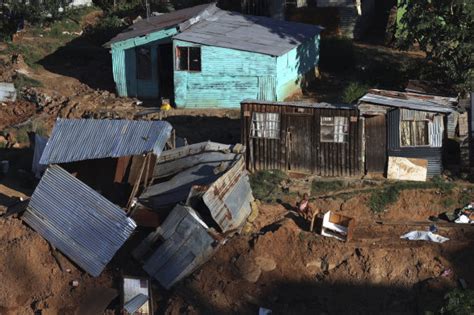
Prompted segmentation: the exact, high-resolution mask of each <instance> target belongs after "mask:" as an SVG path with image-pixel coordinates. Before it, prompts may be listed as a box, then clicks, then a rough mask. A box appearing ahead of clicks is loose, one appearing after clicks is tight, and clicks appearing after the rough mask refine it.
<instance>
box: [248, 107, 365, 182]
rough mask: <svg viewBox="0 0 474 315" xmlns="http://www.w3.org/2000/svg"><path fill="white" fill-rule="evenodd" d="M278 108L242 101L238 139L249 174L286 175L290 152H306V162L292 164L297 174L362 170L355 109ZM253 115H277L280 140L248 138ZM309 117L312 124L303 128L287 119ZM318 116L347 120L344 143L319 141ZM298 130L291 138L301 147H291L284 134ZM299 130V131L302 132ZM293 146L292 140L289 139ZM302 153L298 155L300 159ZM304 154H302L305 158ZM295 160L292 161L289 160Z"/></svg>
mask: <svg viewBox="0 0 474 315" xmlns="http://www.w3.org/2000/svg"><path fill="white" fill-rule="evenodd" d="M281 104H282V105H279V104H276V103H269V104H263V103H262V102H255V103H253V102H252V101H248V102H247V101H246V102H242V107H241V115H242V119H241V124H242V125H241V127H242V129H241V139H242V141H243V142H244V143H243V144H244V145H245V146H246V161H247V168H248V169H249V170H251V171H257V170H271V169H279V170H282V171H289V170H290V169H289V166H290V162H291V161H290V159H291V156H292V153H291V151H292V149H291V148H293V149H295V150H299V149H302V150H307V147H309V148H310V153H309V156H310V158H309V159H305V160H304V161H306V162H303V163H302V162H301V161H302V160H301V159H299V158H298V159H296V161H293V162H294V163H293V164H292V165H295V163H299V165H297V169H298V171H303V170H304V172H306V173H313V174H317V175H320V176H355V175H360V174H361V172H362V170H363V167H362V157H361V146H362V123H361V120H360V119H359V117H358V116H359V114H358V111H357V110H356V109H345V108H340V109H339V108H318V107H310V106H301V107H298V106H295V105H293V104H292V105H286V104H285V103H281ZM253 112H271V113H279V114H280V116H281V125H280V138H279V139H267V138H252V137H251V136H250V128H251V120H252V113H253ZM298 116H311V118H310V119H311V122H312V123H305V124H304V125H303V126H302V125H301V124H300V123H299V120H298V119H293V118H291V117H296V118H297V117H298ZM321 116H329V117H335V116H342V117H347V118H348V119H349V134H348V142H345V143H331V142H321V141H320V137H321V135H320V118H321ZM292 129H293V130H298V132H297V133H296V134H295V135H296V136H299V137H301V138H302V139H300V140H301V143H303V144H304V145H303V147H302V146H301V145H298V146H294V145H293V146H291V142H290V141H289V138H288V136H289V135H288V132H291V130H292ZM302 129H303V130H302ZM292 142H293V143H295V139H292ZM301 154H302V153H301V152H300V155H301ZM307 155H308V154H306V153H305V156H307ZM293 160H295V158H293Z"/></svg>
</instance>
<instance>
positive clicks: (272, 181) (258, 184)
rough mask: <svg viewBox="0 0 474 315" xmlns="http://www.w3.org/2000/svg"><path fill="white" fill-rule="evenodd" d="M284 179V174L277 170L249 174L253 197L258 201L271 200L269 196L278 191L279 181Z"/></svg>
mask: <svg viewBox="0 0 474 315" xmlns="http://www.w3.org/2000/svg"><path fill="white" fill-rule="evenodd" d="M286 178H287V176H286V174H285V173H283V172H282V171H279V170H273V171H259V172H256V173H253V174H251V175H250V186H251V187H252V192H253V195H254V196H255V198H257V199H259V200H268V199H269V198H270V199H271V195H272V194H273V193H275V192H276V191H277V190H278V186H279V185H280V183H281V181H282V180H284V179H286Z"/></svg>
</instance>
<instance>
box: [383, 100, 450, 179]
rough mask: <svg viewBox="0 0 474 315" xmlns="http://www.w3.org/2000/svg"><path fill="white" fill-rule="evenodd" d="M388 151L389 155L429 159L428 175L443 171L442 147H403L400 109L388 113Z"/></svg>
mask: <svg viewBox="0 0 474 315" xmlns="http://www.w3.org/2000/svg"><path fill="white" fill-rule="evenodd" d="M387 153H388V156H398V157H405V158H418V159H426V160H428V177H433V176H436V175H440V174H441V172H442V171H443V162H442V161H443V148H442V147H439V148H438V147H430V146H419V147H401V146H400V110H399V109H395V110H392V111H389V112H388V113H387Z"/></svg>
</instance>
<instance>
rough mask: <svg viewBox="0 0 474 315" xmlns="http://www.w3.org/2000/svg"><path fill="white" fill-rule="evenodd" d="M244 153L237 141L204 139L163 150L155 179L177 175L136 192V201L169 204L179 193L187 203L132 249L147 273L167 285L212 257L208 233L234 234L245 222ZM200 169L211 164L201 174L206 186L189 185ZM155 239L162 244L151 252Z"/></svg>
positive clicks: (247, 187)
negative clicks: (206, 170) (138, 196)
mask: <svg viewBox="0 0 474 315" xmlns="http://www.w3.org/2000/svg"><path fill="white" fill-rule="evenodd" d="M244 152H245V147H243V146H242V145H240V144H238V145H235V146H229V145H223V144H218V143H212V142H207V143H206V142H204V143H198V144H194V145H190V146H186V147H182V148H178V149H175V150H169V151H166V152H165V153H163V155H162V156H161V157H160V158H159V159H158V162H157V167H155V170H157V173H155V176H156V177H158V178H161V177H163V178H166V177H168V176H170V174H176V173H177V174H176V175H174V177H172V178H171V179H170V180H169V181H165V182H162V183H160V184H159V185H161V186H160V187H156V185H155V187H154V188H153V190H148V191H147V193H146V194H145V195H142V196H140V202H144V199H146V198H145V197H147V198H151V199H153V200H154V201H155V204H154V206H156V205H157V204H158V205H162V204H164V203H169V202H170V196H173V197H176V196H179V199H180V201H185V200H186V202H187V206H182V205H177V206H175V208H174V209H173V210H172V211H171V213H170V215H169V216H168V217H167V218H166V220H165V222H164V223H163V224H162V225H161V226H160V227H159V228H158V229H157V230H156V232H155V233H152V234H150V235H149V236H148V237H147V239H146V240H145V241H144V242H143V243H142V244H140V246H139V247H137V248H136V250H135V251H134V256H135V257H136V258H137V259H139V260H145V262H144V267H143V268H144V269H145V271H146V272H148V274H150V275H151V276H152V277H154V278H156V279H157V280H158V281H159V282H160V283H161V284H162V285H163V286H164V287H165V288H170V287H171V286H172V285H173V284H175V283H176V282H178V281H179V280H181V279H182V278H184V277H186V276H187V275H189V274H190V273H191V272H193V271H194V270H195V269H196V268H198V267H199V266H201V265H202V264H203V263H204V262H206V261H207V260H208V259H209V258H210V257H211V256H212V254H213V253H214V252H215V250H216V248H217V247H216V246H217V245H218V242H216V241H215V240H214V238H213V237H212V236H211V235H215V234H217V233H218V231H217V230H219V232H223V233H228V232H233V231H236V230H238V229H240V228H241V227H242V226H243V225H244V223H245V222H246V219H247V217H248V216H249V215H250V212H251V205H250V203H251V202H252V201H253V196H252V190H251V188H250V183H249V178H248V174H247V171H246V169H245V162H244V157H243V154H244ZM202 168H209V172H208V173H206V174H207V175H206V176H207V177H205V176H204V177H202V178H205V180H206V183H207V182H208V184H206V185H202V184H198V186H196V185H194V184H192V183H195V181H194V179H196V178H198V177H199V176H200V175H196V173H199V170H201V169H202ZM181 174H184V175H181ZM150 188H151V187H150ZM158 188H160V191H159V192H160V194H158V195H154V196H153V195H152V192H153V191H154V192H157V189H158ZM190 206H193V207H194V208H191V207H190ZM209 214H210V216H209ZM200 215H202V216H203V217H202V218H201V217H200ZM203 218H205V220H204V219H203ZM212 227H215V229H214V228H212ZM220 237H221V238H223V237H224V235H221V236H220ZM157 241H164V243H163V244H161V245H160V246H159V247H158V249H156V250H155V249H154V248H156V246H155V245H154V243H155V242H157ZM150 254H151V256H150ZM148 256H149V258H146V259H144V258H143V257H148Z"/></svg>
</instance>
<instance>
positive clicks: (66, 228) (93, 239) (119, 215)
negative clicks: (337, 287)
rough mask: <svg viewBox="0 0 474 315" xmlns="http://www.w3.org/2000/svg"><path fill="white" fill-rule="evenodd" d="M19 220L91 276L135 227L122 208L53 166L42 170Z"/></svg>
mask: <svg viewBox="0 0 474 315" xmlns="http://www.w3.org/2000/svg"><path fill="white" fill-rule="evenodd" d="M23 220H24V221H25V222H26V223H27V224H28V225H29V226H31V227H32V228H33V229H34V230H36V231H37V232H38V233H39V234H41V236H43V237H44V238H45V239H46V240H48V241H49V242H50V243H51V244H52V245H53V246H55V247H56V248H57V249H59V250H60V251H61V252H62V253H64V254H65V255H66V256H68V257H69V258H70V259H71V260H73V261H74V262H75V263H76V264H78V265H79V266H80V267H81V268H83V269H84V270H85V271H87V272H88V273H89V274H91V275H93V276H98V275H99V274H100V273H101V272H102V270H103V269H104V268H105V266H106V264H107V263H108V262H109V261H110V260H111V259H112V257H113V256H114V254H115V253H116V252H117V250H118V249H119V248H120V247H121V246H122V245H123V244H124V243H125V241H126V240H127V239H128V238H129V237H130V235H131V234H132V232H133V230H134V229H135V228H136V224H135V222H134V221H133V220H132V219H130V218H128V217H127V216H126V215H125V212H124V211H123V210H122V209H120V208H119V207H117V206H116V205H114V204H112V203H111V202H110V201H108V200H107V199H105V198H104V197H102V196H101V195H99V194H98V193H97V192H95V191H94V190H93V189H92V188H90V187H88V186H87V185H85V184H84V183H82V182H81V181H80V180H78V179H76V178H75V177H74V176H72V175H71V174H69V173H68V172H66V171H65V170H64V169H62V168H61V167H59V166H57V165H53V166H51V167H49V168H48V169H47V170H46V172H45V174H44V175H43V178H42V179H41V181H40V182H39V184H38V186H37V187H36V190H35V191H34V193H33V195H32V197H31V200H30V203H29V205H28V208H27V210H26V212H25V214H24V215H23Z"/></svg>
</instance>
